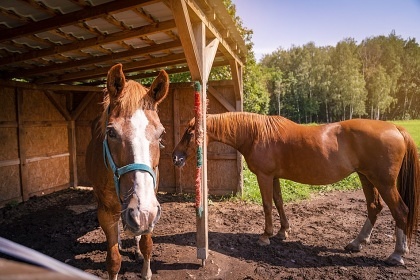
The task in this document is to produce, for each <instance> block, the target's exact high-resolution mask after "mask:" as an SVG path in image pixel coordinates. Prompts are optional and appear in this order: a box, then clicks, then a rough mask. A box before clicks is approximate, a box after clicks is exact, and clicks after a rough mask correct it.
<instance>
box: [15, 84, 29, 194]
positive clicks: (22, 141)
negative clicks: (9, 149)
mask: <svg viewBox="0 0 420 280" xmlns="http://www.w3.org/2000/svg"><path fill="white" fill-rule="evenodd" d="M16 107H17V110H16V118H17V123H18V147H19V160H20V163H19V169H20V187H21V194H22V200H23V201H26V200H28V199H29V190H28V188H29V186H28V166H27V162H26V131H25V126H24V124H23V123H24V121H23V89H21V88H16Z"/></svg>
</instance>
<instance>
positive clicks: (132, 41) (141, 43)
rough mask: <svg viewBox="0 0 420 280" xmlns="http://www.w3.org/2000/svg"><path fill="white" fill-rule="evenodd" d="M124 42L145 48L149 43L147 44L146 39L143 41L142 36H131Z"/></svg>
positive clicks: (134, 46)
mask: <svg viewBox="0 0 420 280" xmlns="http://www.w3.org/2000/svg"><path fill="white" fill-rule="evenodd" d="M124 43H126V44H127V45H130V46H132V47H133V48H136V49H137V48H144V47H148V46H149V44H147V43H146V42H145V41H143V40H142V39H140V38H130V39H127V40H124Z"/></svg>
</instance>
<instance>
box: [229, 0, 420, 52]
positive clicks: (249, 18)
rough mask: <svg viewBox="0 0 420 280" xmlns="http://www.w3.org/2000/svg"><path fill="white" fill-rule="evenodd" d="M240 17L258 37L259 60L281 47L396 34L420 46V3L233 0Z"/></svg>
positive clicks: (416, 0) (392, 0)
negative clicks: (413, 40) (414, 41)
mask: <svg viewBox="0 0 420 280" xmlns="http://www.w3.org/2000/svg"><path fill="white" fill-rule="evenodd" d="M233 3H234V4H235V5H236V13H237V15H238V16H239V17H240V18H241V19H242V21H243V24H244V26H245V27H247V28H249V29H252V30H253V31H254V34H253V36H252V38H253V39H252V41H253V43H254V52H255V55H256V58H257V59H260V58H261V56H262V55H263V54H269V53H271V52H273V51H275V50H276V49H277V48H279V47H281V48H283V49H289V48H290V47H291V46H292V45H296V46H302V45H304V44H306V43H309V42H311V41H312V42H314V43H315V45H316V46H327V45H331V46H335V45H336V44H337V43H338V42H339V41H341V40H343V39H344V38H348V37H351V38H354V39H355V40H356V41H357V43H360V42H361V41H362V40H363V39H365V38H367V37H371V36H379V35H385V36H388V35H389V34H390V33H391V31H392V30H395V33H396V35H399V36H401V37H402V38H403V39H408V38H416V41H417V42H418V43H420V0H312V1H311V0H233Z"/></svg>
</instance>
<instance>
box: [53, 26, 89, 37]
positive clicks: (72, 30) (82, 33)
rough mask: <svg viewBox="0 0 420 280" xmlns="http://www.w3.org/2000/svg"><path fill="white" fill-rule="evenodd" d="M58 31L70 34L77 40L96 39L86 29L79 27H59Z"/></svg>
mask: <svg viewBox="0 0 420 280" xmlns="http://www.w3.org/2000/svg"><path fill="white" fill-rule="evenodd" d="M59 29H60V30H61V31H62V32H64V33H68V34H71V35H73V36H74V37H76V38H78V39H83V40H86V39H90V38H93V37H96V35H95V34H93V33H92V32H89V31H87V30H86V29H84V28H81V27H79V26H76V25H68V26H64V27H61V28H59Z"/></svg>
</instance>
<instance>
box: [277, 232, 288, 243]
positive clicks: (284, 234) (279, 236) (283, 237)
mask: <svg viewBox="0 0 420 280" xmlns="http://www.w3.org/2000/svg"><path fill="white" fill-rule="evenodd" d="M288 237H289V233H288V232H287V231H284V232H282V231H279V232H278V233H277V235H276V238H277V239H279V240H282V241H283V240H286V239H287V238H288Z"/></svg>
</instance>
